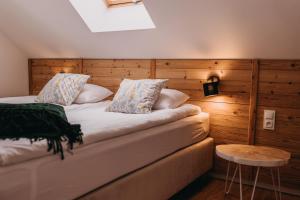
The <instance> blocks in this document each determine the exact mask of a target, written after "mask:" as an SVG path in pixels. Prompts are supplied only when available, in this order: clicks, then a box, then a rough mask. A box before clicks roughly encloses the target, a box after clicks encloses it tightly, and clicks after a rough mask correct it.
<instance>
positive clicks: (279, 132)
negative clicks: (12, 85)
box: [29, 59, 300, 190]
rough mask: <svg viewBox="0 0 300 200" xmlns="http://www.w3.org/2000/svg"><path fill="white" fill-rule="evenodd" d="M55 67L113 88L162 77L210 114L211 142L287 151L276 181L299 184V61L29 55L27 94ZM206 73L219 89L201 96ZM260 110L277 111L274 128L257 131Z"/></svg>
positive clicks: (220, 169) (221, 166)
mask: <svg viewBox="0 0 300 200" xmlns="http://www.w3.org/2000/svg"><path fill="white" fill-rule="evenodd" d="M61 71H64V72H73V73H84V74H89V75H91V79H90V82H91V83H94V84H99V85H102V86H105V87H108V88H109V89H111V90H113V91H116V90H117V89H118V86H119V84H120V82H121V81H122V79H124V78H131V79H142V78H167V79H169V83H168V85H167V87H168V88H175V89H178V90H181V91H183V92H185V93H187V94H189V95H190V96H191V99H190V102H191V103H194V104H196V105H200V106H201V108H202V109H203V110H204V111H206V112H209V113H210V115H211V136H212V137H213V138H214V139H215V142H216V144H224V143H240V144H252V143H253V144H258V145H269V146H274V147H279V148H282V149H286V150H288V151H291V152H292V153H293V159H292V161H291V163H290V164H289V165H288V166H287V167H285V168H284V169H283V170H282V180H283V182H282V183H283V186H286V187H290V188H294V189H298V190H299V188H300V173H299V172H300V135H299V130H300V61H295V60H250V59H249V60H172V59H160V60H154V59H152V60H150V59H135V60H132V59H30V60H29V72H30V93H31V94H37V93H38V92H39V91H40V90H41V88H42V87H43V86H44V85H45V84H46V83H47V81H48V80H50V78H51V77H52V76H53V75H54V74H55V73H57V72H61ZM210 75H218V76H219V77H220V79H221V85H220V91H221V92H220V95H218V96H214V97H204V96H203V91H202V83H203V82H204V81H205V80H206V79H207V78H208V77H209V76H210ZM256 83H258V85H255V84H256ZM257 92H258V94H257ZM256 94H257V96H256ZM256 97H257V98H256ZM250 99H251V100H250ZM256 100H257V102H256ZM256 109H257V113H256ZM264 109H275V110H276V111H277V113H276V114H277V116H276V130H275V131H265V130H263V129H262V118H263V110H264ZM253 126H256V127H253ZM225 169H226V168H225V162H224V161H222V160H221V159H217V158H216V159H215V167H214V171H215V172H216V173H224V172H225ZM248 172H249V171H248ZM264 177H265V178H262V180H263V181H266V182H267V183H269V179H270V176H269V175H268V174H266V173H265V176H264Z"/></svg>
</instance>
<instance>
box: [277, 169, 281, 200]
mask: <svg viewBox="0 0 300 200" xmlns="http://www.w3.org/2000/svg"><path fill="white" fill-rule="evenodd" d="M277 176H278V193H279V199H280V200H281V188H280V187H281V185H280V171H279V167H278V168H277Z"/></svg>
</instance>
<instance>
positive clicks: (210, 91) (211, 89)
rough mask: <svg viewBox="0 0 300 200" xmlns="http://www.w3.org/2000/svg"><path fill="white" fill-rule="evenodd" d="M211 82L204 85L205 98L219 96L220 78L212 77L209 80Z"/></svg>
mask: <svg viewBox="0 0 300 200" xmlns="http://www.w3.org/2000/svg"><path fill="white" fill-rule="evenodd" d="M208 81H209V82H207V83H204V84H203V90H204V95H205V96H212V95H217V94H219V78H218V77H215V76H213V77H210V78H209V79H208Z"/></svg>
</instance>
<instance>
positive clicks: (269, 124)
mask: <svg viewBox="0 0 300 200" xmlns="http://www.w3.org/2000/svg"><path fill="white" fill-rule="evenodd" d="M264 129H266V130H275V110H264Z"/></svg>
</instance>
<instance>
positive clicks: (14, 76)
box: [0, 32, 29, 97]
mask: <svg viewBox="0 0 300 200" xmlns="http://www.w3.org/2000/svg"><path fill="white" fill-rule="evenodd" d="M27 66H28V59H27V56H26V55H25V54H24V53H23V52H21V51H20V50H19V49H18V48H17V47H16V46H15V45H14V44H13V43H12V42H11V41H10V40H9V39H8V38H7V37H6V36H5V35H3V34H2V33H1V32H0V97H7V96H22V95H28V91H29V89H28V68H27Z"/></svg>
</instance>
